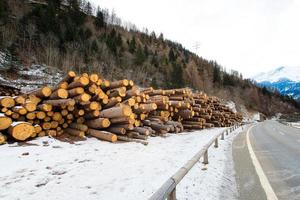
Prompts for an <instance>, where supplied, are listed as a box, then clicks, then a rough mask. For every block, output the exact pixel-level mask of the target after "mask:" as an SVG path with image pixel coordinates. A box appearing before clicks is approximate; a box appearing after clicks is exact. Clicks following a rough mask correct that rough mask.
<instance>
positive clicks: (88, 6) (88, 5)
mask: <svg viewBox="0 0 300 200" xmlns="http://www.w3.org/2000/svg"><path fill="white" fill-rule="evenodd" d="M84 11H85V13H86V14H87V15H93V8H92V5H91V3H90V2H87V3H86V5H85V9H84Z"/></svg>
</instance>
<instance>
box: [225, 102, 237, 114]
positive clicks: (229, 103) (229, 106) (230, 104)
mask: <svg viewBox="0 0 300 200" xmlns="http://www.w3.org/2000/svg"><path fill="white" fill-rule="evenodd" d="M226 106H227V107H228V108H230V110H232V111H233V112H234V113H237V111H236V105H235V103H234V102H233V101H228V102H226Z"/></svg>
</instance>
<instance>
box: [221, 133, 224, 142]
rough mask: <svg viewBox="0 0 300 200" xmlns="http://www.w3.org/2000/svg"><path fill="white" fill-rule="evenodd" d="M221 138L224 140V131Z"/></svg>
mask: <svg viewBox="0 0 300 200" xmlns="http://www.w3.org/2000/svg"><path fill="white" fill-rule="evenodd" d="M221 140H224V132H223V133H222V135H221Z"/></svg>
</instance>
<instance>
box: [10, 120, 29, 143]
mask: <svg viewBox="0 0 300 200" xmlns="http://www.w3.org/2000/svg"><path fill="white" fill-rule="evenodd" d="M34 131H35V130H34V127H33V126H32V125H31V124H30V123H28V122H13V123H12V124H11V125H10V127H9V128H8V131H7V132H8V133H9V134H10V135H11V136H12V137H13V138H14V139H16V140H19V141H24V140H26V139H28V138H29V137H30V136H31V135H32V134H33V133H34Z"/></svg>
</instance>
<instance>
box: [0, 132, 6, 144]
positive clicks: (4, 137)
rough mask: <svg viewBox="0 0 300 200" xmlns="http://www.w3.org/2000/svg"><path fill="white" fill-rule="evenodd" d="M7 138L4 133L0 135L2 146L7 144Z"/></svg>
mask: <svg viewBox="0 0 300 200" xmlns="http://www.w3.org/2000/svg"><path fill="white" fill-rule="evenodd" d="M6 139H7V138H6V136H5V135H3V134H2V133H0V145H1V144H5V143H6Z"/></svg>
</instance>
